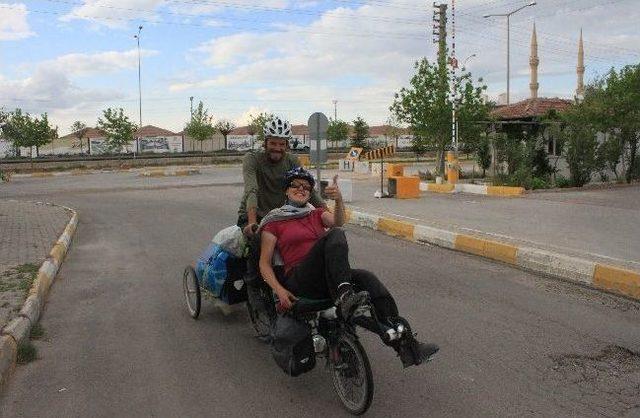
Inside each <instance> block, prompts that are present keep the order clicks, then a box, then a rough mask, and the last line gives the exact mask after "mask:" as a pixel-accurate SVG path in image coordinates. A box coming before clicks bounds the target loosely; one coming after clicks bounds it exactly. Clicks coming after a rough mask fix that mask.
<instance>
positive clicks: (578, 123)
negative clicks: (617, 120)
mask: <svg viewBox="0 0 640 418" xmlns="http://www.w3.org/2000/svg"><path fill="white" fill-rule="evenodd" d="M587 106H589V104H585V103H584V102H583V103H580V104H576V105H575V106H573V107H572V108H570V109H568V110H566V111H564V112H563V114H562V119H563V121H564V125H565V127H564V129H562V136H563V137H564V138H563V140H564V141H565V142H566V146H565V149H564V150H563V155H564V157H565V158H566V160H567V165H568V166H569V173H570V180H571V184H572V185H573V186H577V187H582V186H583V185H585V184H587V183H588V182H589V181H590V180H591V175H592V174H593V172H594V171H595V170H596V168H597V162H596V149H597V146H598V141H597V137H596V133H597V128H596V126H595V124H594V123H592V122H590V121H589V120H588V119H587V120H585V116H586V115H588V113H589V111H588V110H585V108H586V107H587Z"/></svg>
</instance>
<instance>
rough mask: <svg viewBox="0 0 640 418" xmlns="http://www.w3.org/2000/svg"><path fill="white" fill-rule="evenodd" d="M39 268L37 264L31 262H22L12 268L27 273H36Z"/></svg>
mask: <svg viewBox="0 0 640 418" xmlns="http://www.w3.org/2000/svg"><path fill="white" fill-rule="evenodd" d="M39 269H40V266H37V265H35V264H33V263H26V264H22V265H21V266H18V267H15V268H14V270H15V271H16V272H18V273H27V274H28V273H31V274H36V273H37V272H38V270H39Z"/></svg>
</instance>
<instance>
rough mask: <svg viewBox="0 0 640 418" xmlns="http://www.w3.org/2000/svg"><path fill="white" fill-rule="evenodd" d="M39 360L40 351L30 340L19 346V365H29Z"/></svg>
mask: <svg viewBox="0 0 640 418" xmlns="http://www.w3.org/2000/svg"><path fill="white" fill-rule="evenodd" d="M37 358H38V349H37V348H36V346H35V345H33V343H32V342H31V341H29V340H27V341H23V342H21V343H20V344H18V358H17V361H18V364H27V363H30V362H32V361H33V360H36V359H37Z"/></svg>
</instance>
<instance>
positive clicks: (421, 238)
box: [413, 225, 456, 249]
mask: <svg viewBox="0 0 640 418" xmlns="http://www.w3.org/2000/svg"><path fill="white" fill-rule="evenodd" d="M413 237H414V240H415V241H416V242H428V243H429V244H433V245H438V246H440V247H445V248H450V249H455V242H456V234H455V233H453V232H450V231H445V230H444V229H437V228H431V227H428V226H424V225H416V227H415V229H414V231H413Z"/></svg>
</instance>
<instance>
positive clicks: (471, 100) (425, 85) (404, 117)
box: [390, 58, 489, 173]
mask: <svg viewBox="0 0 640 418" xmlns="http://www.w3.org/2000/svg"><path fill="white" fill-rule="evenodd" d="M415 69H416V73H415V74H414V76H413V77H412V78H411V81H410V86H409V87H403V88H401V89H400V91H399V92H398V93H396V94H395V97H394V102H393V104H392V105H391V107H390V110H391V112H393V114H394V115H395V116H396V117H397V119H398V121H400V122H402V123H406V124H408V125H409V126H410V128H411V130H412V131H413V133H414V135H415V136H416V138H419V139H417V140H419V141H422V144H421V145H424V146H427V147H433V148H435V149H436V150H437V151H438V153H439V155H440V161H439V172H440V173H443V172H444V152H445V150H446V148H447V146H448V145H449V144H450V143H451V113H452V107H453V103H452V101H451V97H450V91H449V81H450V80H449V77H450V75H449V73H448V71H447V69H446V66H445V65H443V64H442V63H439V65H434V64H432V63H430V62H429V61H428V60H427V59H426V58H423V59H422V60H420V61H417V62H416V63H415ZM478 83H482V79H479V80H478ZM455 86H456V97H457V103H456V104H457V110H458V111H457V116H458V126H459V132H458V136H459V140H460V142H461V143H468V144H472V143H474V142H476V141H477V139H478V137H479V132H480V130H481V128H479V127H478V125H477V122H479V121H481V120H484V119H486V117H487V113H488V111H489V106H488V104H486V103H485V102H484V100H483V98H482V96H483V92H484V91H485V90H486V86H484V85H479V86H476V85H475V84H474V82H473V80H472V77H471V73H463V74H462V75H460V76H458V77H457V78H456V80H455Z"/></svg>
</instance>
